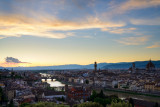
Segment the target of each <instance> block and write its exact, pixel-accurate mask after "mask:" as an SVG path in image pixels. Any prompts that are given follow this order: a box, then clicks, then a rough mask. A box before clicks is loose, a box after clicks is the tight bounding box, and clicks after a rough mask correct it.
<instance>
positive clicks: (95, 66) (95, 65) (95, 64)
mask: <svg viewBox="0 0 160 107" xmlns="http://www.w3.org/2000/svg"><path fill="white" fill-rule="evenodd" d="M94 72H97V62H95V63H94Z"/></svg>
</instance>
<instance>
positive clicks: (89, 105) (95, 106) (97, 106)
mask: <svg viewBox="0 0 160 107" xmlns="http://www.w3.org/2000/svg"><path fill="white" fill-rule="evenodd" d="M73 107H103V106H102V105H100V104H99V103H96V102H86V103H82V104H77V105H74V106H73Z"/></svg>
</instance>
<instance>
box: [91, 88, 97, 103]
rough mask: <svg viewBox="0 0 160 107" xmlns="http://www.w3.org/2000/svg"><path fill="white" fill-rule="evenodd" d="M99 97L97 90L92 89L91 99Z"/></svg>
mask: <svg viewBox="0 0 160 107" xmlns="http://www.w3.org/2000/svg"><path fill="white" fill-rule="evenodd" d="M96 97H97V92H96V91H95V90H93V91H92V95H91V96H90V101H94V99H95V98H96Z"/></svg>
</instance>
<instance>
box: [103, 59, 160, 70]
mask: <svg viewBox="0 0 160 107" xmlns="http://www.w3.org/2000/svg"><path fill="white" fill-rule="evenodd" d="M152 62H153V64H155V67H156V68H160V61H152ZM132 63H133V62H121V63H112V64H109V65H105V66H103V67H102V69H128V68H130V67H131V66H132ZM147 63H148V61H136V62H135V66H136V68H146V65H147Z"/></svg>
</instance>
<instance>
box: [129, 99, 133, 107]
mask: <svg viewBox="0 0 160 107" xmlns="http://www.w3.org/2000/svg"><path fill="white" fill-rule="evenodd" d="M129 103H130V104H131V105H132V107H134V101H133V99H132V98H130V99H129Z"/></svg>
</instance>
